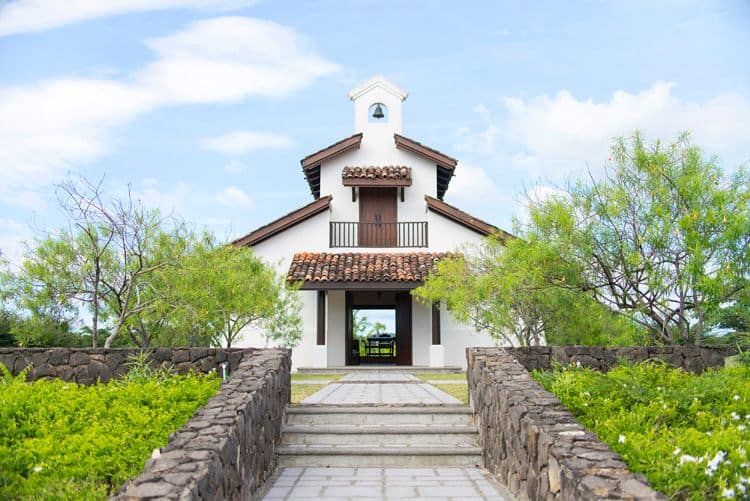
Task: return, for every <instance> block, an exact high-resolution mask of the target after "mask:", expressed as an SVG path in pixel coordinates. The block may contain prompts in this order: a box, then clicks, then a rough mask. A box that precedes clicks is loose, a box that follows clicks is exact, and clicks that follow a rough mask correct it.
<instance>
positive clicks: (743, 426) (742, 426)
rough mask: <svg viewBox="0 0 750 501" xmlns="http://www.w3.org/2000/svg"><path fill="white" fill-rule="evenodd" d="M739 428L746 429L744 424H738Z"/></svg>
mask: <svg viewBox="0 0 750 501" xmlns="http://www.w3.org/2000/svg"><path fill="white" fill-rule="evenodd" d="M737 429H738V430H740V431H745V425H744V424H740V425H737Z"/></svg>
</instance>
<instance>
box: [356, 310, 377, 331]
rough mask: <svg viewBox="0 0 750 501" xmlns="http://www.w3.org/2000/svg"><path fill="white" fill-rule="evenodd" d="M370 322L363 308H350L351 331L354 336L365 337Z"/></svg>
mask: <svg viewBox="0 0 750 501" xmlns="http://www.w3.org/2000/svg"><path fill="white" fill-rule="evenodd" d="M371 326H372V322H370V319H369V318H367V315H366V314H365V310H352V333H353V334H354V337H355V338H363V337H367V331H368V329H369V328H370V327H371Z"/></svg>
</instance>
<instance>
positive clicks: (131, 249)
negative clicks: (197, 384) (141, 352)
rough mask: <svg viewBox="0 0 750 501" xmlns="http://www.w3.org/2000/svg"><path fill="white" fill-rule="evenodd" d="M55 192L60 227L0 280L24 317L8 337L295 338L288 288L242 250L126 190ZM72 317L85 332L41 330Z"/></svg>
mask: <svg viewBox="0 0 750 501" xmlns="http://www.w3.org/2000/svg"><path fill="white" fill-rule="evenodd" d="M59 198H60V201H61V202H60V203H61V205H62V207H63V208H64V209H65V211H66V213H67V214H68V216H69V220H70V225H69V226H68V227H67V228H64V229H62V230H59V231H57V232H54V233H51V234H48V235H46V236H44V237H42V238H39V239H37V240H35V241H34V242H33V243H32V245H30V246H28V248H27V251H26V253H25V256H24V261H23V262H22V264H21V266H20V269H19V270H18V271H16V272H14V273H10V272H7V271H6V272H4V273H3V274H2V277H0V295H1V296H2V297H3V299H4V300H8V301H7V302H9V303H10V307H9V310H11V311H16V312H18V313H19V315H21V317H20V318H23V319H24V322H21V323H20V324H19V325H20V326H21V327H22V328H21V327H18V328H17V330H18V331H19V332H15V331H14V332H13V335H14V337H15V339H14V342H16V343H18V344H21V345H31V344H34V345H73V346H78V345H79V344H80V341H81V340H89V341H90V342H91V344H92V345H93V346H94V347H96V346H97V344H98V339H99V337H100V335H101V333H102V332H106V334H105V336H104V337H105V338H106V340H105V343H104V346H105V347H111V346H115V345H121V344H124V343H132V344H134V345H136V346H139V347H142V348H147V347H150V346H173V345H193V346H195V345H204V346H205V345H208V344H213V345H222V346H227V347H229V346H232V344H234V343H235V342H236V341H237V339H238V338H239V337H240V335H241V331H242V329H244V328H246V327H251V326H252V327H256V328H258V329H261V330H262V331H263V332H264V334H265V336H266V340H267V342H274V343H277V344H280V345H283V346H293V345H296V344H297V343H298V342H299V339H300V337H301V335H302V328H301V318H300V310H301V303H300V300H299V297H298V294H296V292H295V288H294V287H288V286H287V285H286V283H285V281H284V280H283V279H282V278H281V277H279V275H278V274H277V273H276V272H275V271H274V269H273V268H272V267H270V266H269V265H268V264H266V263H264V262H263V261H262V260H260V259H259V258H257V257H255V256H254V255H253V253H252V251H251V250H250V249H248V248H237V247H233V246H227V245H224V244H220V243H218V242H216V240H215V238H214V237H213V236H212V235H210V234H202V235H198V234H196V233H195V232H193V231H190V230H189V229H188V228H187V226H186V225H185V224H184V223H181V222H179V221H174V220H171V219H169V220H167V219H164V218H162V217H161V216H160V215H159V213H158V212H157V211H152V210H148V209H146V208H144V207H143V206H141V204H140V203H139V202H137V201H134V200H133V199H132V198H131V197H130V196H128V197H126V198H125V199H123V200H119V199H109V198H106V197H105V196H104V195H103V194H102V192H101V190H100V186H99V185H93V184H91V183H88V182H87V181H85V180H82V181H81V182H80V183H72V182H67V183H66V184H63V185H61V187H60V188H59ZM82 313H85V314H86V315H84V318H86V321H87V325H86V326H85V328H84V330H85V334H86V336H77V337H76V338H71V339H66V338H63V337H61V336H60V335H51V334H52V333H53V332H52V331H53V330H54V329H53V327H55V326H58V327H65V329H66V330H68V331H69V329H68V326H69V325H71V324H72V323H73V322H74V321H76V320H77V319H79V318H80V316H81V314H82ZM103 329H106V331H103ZM58 330H59V329H58Z"/></svg>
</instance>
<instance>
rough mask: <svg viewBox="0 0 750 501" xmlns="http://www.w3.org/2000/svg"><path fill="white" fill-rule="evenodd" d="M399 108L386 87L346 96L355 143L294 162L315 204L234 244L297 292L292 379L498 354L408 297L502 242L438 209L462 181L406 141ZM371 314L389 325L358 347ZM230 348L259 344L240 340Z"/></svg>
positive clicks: (399, 97)
mask: <svg viewBox="0 0 750 501" xmlns="http://www.w3.org/2000/svg"><path fill="white" fill-rule="evenodd" d="M406 97H407V93H406V92H405V91H404V90H402V89H400V88H399V87H398V86H396V85H394V84H393V83H391V82H389V81H387V80H386V79H384V78H382V77H375V78H372V79H370V80H369V81H367V82H365V83H364V84H362V85H361V86H359V87H357V88H356V89H354V90H352V91H351V92H350V93H349V98H350V99H351V100H352V101H353V102H354V132H355V133H354V135H351V136H349V137H346V138H344V139H342V140H340V141H338V142H336V143H334V144H332V145H330V146H327V147H325V148H323V149H322V150H320V151H317V152H315V153H312V154H310V155H308V156H306V157H305V158H303V159H302V160H301V163H302V170H303V172H304V176H305V179H306V180H307V183H308V184H309V186H310V191H311V193H312V197H313V201H312V202H310V203H309V204H307V205H305V206H304V207H301V208H299V209H297V210H295V211H293V212H291V213H289V214H287V215H285V216H283V217H280V218H279V219H277V220H275V221H272V222H270V223H268V224H267V225H265V226H262V227H260V228H258V229H256V230H255V231H253V232H251V233H249V234H247V235H245V236H243V237H241V238H239V239H237V240H235V242H234V244H235V245H245V246H249V247H252V249H253V251H254V252H255V254H256V255H257V256H259V257H261V258H262V259H264V260H265V261H266V262H268V263H273V264H274V265H278V266H280V269H279V271H280V272H282V273H284V274H286V276H287V280H288V281H290V282H294V283H301V290H300V291H299V292H298V294H300V296H301V299H302V302H303V308H302V318H303V329H304V333H303V337H302V340H301V342H300V344H299V345H298V346H297V347H296V348H294V350H293V352H292V363H293V366H294V368H295V369H296V368H300V367H315V368H325V367H328V368H333V367H344V366H350V365H365V364H395V365H404V366H423V367H428V366H429V367H447V366H451V367H461V368H465V367H466V358H465V349H466V348H467V347H469V346H493V345H495V344H496V343H495V341H494V340H493V339H492V338H490V336H488V335H487V334H486V333H482V332H477V331H476V330H475V329H474V327H473V326H471V325H466V324H462V323H459V322H457V321H456V320H455V319H453V318H452V316H451V314H450V311H448V310H446V309H445V307H444V306H445V305H443V307H442V308H441V307H440V306H439V305H435V306H432V307H431V306H429V305H424V304H422V303H420V302H419V301H418V300H417V299H416V298H414V297H412V296H411V295H410V291H411V290H412V289H414V288H415V287H418V286H419V285H420V284H421V283H422V281H423V280H424V277H425V276H426V275H427V273H428V272H429V271H431V270H432V269H433V267H434V266H435V264H436V263H437V261H439V260H440V259H441V258H443V257H444V256H445V253H447V252H452V251H456V250H457V249H458V248H459V247H461V246H462V245H464V244H467V243H469V244H473V243H479V242H480V241H481V239H482V238H483V237H485V236H487V235H489V234H492V233H495V232H501V234H503V235H507V234H506V233H505V232H503V231H502V230H500V229H498V228H496V227H495V226H493V225H491V224H488V223H486V222H484V221H481V220H479V219H477V218H475V217H472V216H470V215H469V214H467V213H466V212H464V211H462V210H460V209H458V208H456V207H454V206H452V205H449V204H447V203H445V202H443V196H444V195H445V193H446V191H447V190H448V189H449V187H450V182H451V178H452V177H453V176H454V175H460V168H458V167H457V164H458V161H457V160H456V159H454V158H452V157H450V156H448V155H446V154H444V153H441V152H439V151H437V150H435V149H433V148H430V147H428V146H425V145H423V144H421V143H419V142H417V141H415V140H413V139H410V138H408V137H406V136H404V135H402V130H403V110H402V105H403V101H404V100H405V99H406ZM367 312H372V314H377V315H379V316H378V318H382V315H383V314H385V315H388V314H389V312H390V314H391V315H392V317H393V322H381V324H382V325H381V326H380V327H381V329H380V330H378V329H376V330H375V333H372V332H370V334H369V335H367V336H366V337H364V336H363V334H362V332H363V331H362V330H360V329H358V328H357V326H358V325H359V324H358V323H357V322H358V319H361V318H362V317H367ZM355 324H356V325H355ZM383 327H385V329H383ZM355 330H356V331H357V332H356V333H355V332H354V331H355ZM238 345H239V346H263V345H264V340H263V338H262V336H261V335H260V334H259V333H256V332H247V333H245V335H244V337H243V339H242V340H241V341H240V342H239V343H238Z"/></svg>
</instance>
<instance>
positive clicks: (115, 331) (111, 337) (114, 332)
mask: <svg viewBox="0 0 750 501" xmlns="http://www.w3.org/2000/svg"><path fill="white" fill-rule="evenodd" d="M122 324H123V321H122V320H121V319H117V323H116V324H115V326H114V327H112V331H111V332H110V334H109V336H107V339H106V340H105V341H104V348H107V349H109V348H110V347H111V346H112V341H113V340H114V339H115V338H116V337H117V334H118V333H119V332H120V328H121V327H122Z"/></svg>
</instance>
